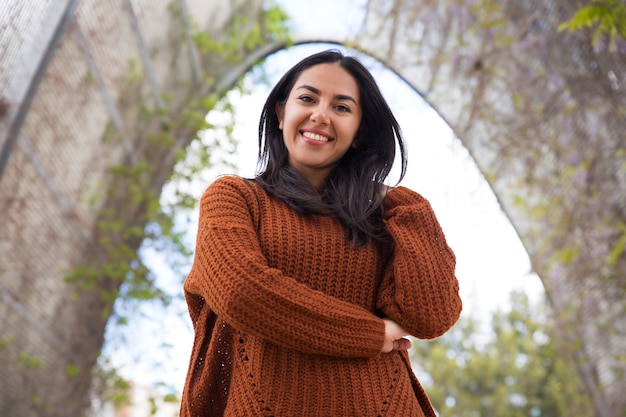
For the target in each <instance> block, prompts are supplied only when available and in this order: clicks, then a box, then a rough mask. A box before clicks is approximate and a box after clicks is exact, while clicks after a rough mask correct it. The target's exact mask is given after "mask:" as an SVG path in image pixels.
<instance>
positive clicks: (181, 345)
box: [106, 0, 543, 390]
mask: <svg viewBox="0 0 626 417" xmlns="http://www.w3.org/2000/svg"><path fill="white" fill-rule="evenodd" d="M278 3H280V4H281V5H283V7H284V9H285V10H287V11H288V13H289V14H290V16H292V17H293V22H294V23H293V25H292V29H293V30H295V31H297V32H299V33H306V32H307V31H310V32H311V33H318V34H319V27H320V22H324V23H323V24H322V25H321V27H323V28H325V29H326V28H328V29H329V30H331V31H333V34H334V35H336V34H339V35H340V34H342V33H348V32H349V31H350V30H354V29H355V28H358V22H359V16H358V15H357V14H355V13H353V12H350V11H349V10H350V8H349V5H350V4H352V3H360V2H358V1H357V2H355V1H350V0H332V1H328V0H323V1H316V2H300V1H298V2H295V1H291V2H290V1H286V0H285V1H279V2H278ZM345 16H348V17H349V18H348V19H347V20H345V19H344V20H342V19H343V18H344V17H345ZM333 18H334V19H333ZM337 18H338V19H337ZM332 21H338V22H343V23H340V24H337V25H333V24H332ZM345 22H351V23H350V24H348V25H347V24H345ZM344 31H347V32H344ZM323 34H324V33H323ZM329 47H336V46H330V45H325V46H320V45H308V46H302V47H296V48H293V49H292V50H290V51H287V52H284V51H283V52H280V53H277V54H275V55H272V56H270V57H268V59H267V65H268V66H269V67H270V70H269V73H270V77H271V76H278V75H282V73H283V72H284V71H285V70H286V69H287V68H289V67H290V66H291V65H292V64H294V63H295V62H297V61H298V60H299V59H300V58H302V57H304V56H306V55H308V54H310V53H312V52H316V51H319V50H323V49H328V48H329ZM371 69H372V72H373V73H374V74H375V77H376V78H377V80H378V81H379V84H380V87H381V89H382V90H383V93H384V95H385V97H386V98H387V100H388V102H389V104H390V106H391V107H392V109H393V110H394V113H395V114H396V117H397V118H398V121H399V122H400V125H401V127H402V129H403V132H404V137H405V140H406V142H407V145H408V148H409V165H408V171H407V175H406V177H405V179H404V180H403V182H402V185H404V186H406V187H409V188H411V189H413V190H415V191H417V192H419V193H421V194H422V195H424V196H425V197H426V198H427V199H429V200H430V202H431V204H432V205H433V208H434V209H435V213H436V214H437V217H438V218H439V221H440V223H441V225H442V227H443V229H444V232H445V234H446V238H447V240H448V244H449V245H450V246H451V247H452V249H453V250H454V251H455V253H456V255H457V277H458V279H459V283H460V287H461V295H462V297H463V300H464V306H465V307H464V311H463V313H462V314H463V315H472V316H474V317H476V318H478V319H482V320H488V319H489V317H490V312H491V311H492V310H493V309H495V308H498V307H501V308H507V306H508V301H509V294H510V293H511V291H513V290H523V291H525V292H526V293H527V294H529V296H531V298H534V299H536V298H538V297H541V296H542V294H543V287H542V285H541V283H540V281H539V278H538V277H537V276H536V275H535V274H532V273H530V272H529V270H530V262H529V259H528V256H527V254H526V252H525V250H524V248H523V246H522V244H521V242H520V240H519V238H518V237H517V234H516V233H515V230H514V229H513V227H512V226H511V224H510V222H509V221H508V219H507V218H506V217H505V216H504V214H503V213H502V211H501V210H500V207H499V206H498V203H497V200H496V198H495V196H494V195H493V193H492V191H491V189H490V187H489V186H488V184H487V183H486V182H485V181H484V179H483V177H482V175H481V174H480V173H479V171H478V170H477V168H476V166H475V165H474V163H473V161H472V160H471V158H470V157H469V155H468V153H467V151H466V150H465V149H464V148H463V147H462V145H461V144H460V141H458V140H457V139H456V138H455V137H454V135H453V133H452V131H451V130H450V129H449V127H448V126H447V125H446V124H445V122H444V121H443V120H442V119H441V118H440V117H439V116H438V115H437V114H436V113H435V112H434V110H432V109H431V108H430V107H429V106H428V105H427V104H424V102H423V101H422V99H421V98H420V97H419V96H418V95H417V94H416V93H415V92H414V91H412V90H411V89H410V88H409V87H408V86H406V84H404V83H403V82H402V81H400V80H399V79H398V78H397V77H396V76H395V75H394V74H392V73H391V72H390V71H387V70H384V69H383V68H381V65H380V64H376V63H374V66H373V68H371ZM273 81H275V80H273ZM250 88H251V89H252V92H253V94H251V95H249V96H246V97H243V98H241V100H240V101H239V103H238V104H237V106H236V109H237V115H238V120H237V123H236V129H235V135H236V136H237V137H238V140H239V152H238V153H237V156H236V161H237V165H238V166H239V168H240V169H239V171H237V172H235V173H237V174H240V175H244V176H253V175H254V169H255V167H256V153H257V141H258V138H257V127H258V120H259V116H260V112H261V107H262V105H263V103H264V101H265V98H266V95H267V92H268V91H269V87H267V86H252V85H251V86H250ZM221 173H228V171H211V172H210V173H208V174H207V175H206V176H203V177H204V178H209V179H210V178H213V177H215V176H216V175H218V174H221ZM206 185H208V184H207V183H206V182H205V183H202V185H201V186H200V187H199V188H198V191H197V192H198V197H199V196H200V193H201V192H202V191H203V189H204V187H206ZM194 227H195V225H190V229H191V228H194ZM190 233H191V234H192V235H193V236H192V237H191V240H190V241H191V242H193V239H195V233H196V231H195V230H190ZM159 256H163V255H162V254H161V255H157V256H150V257H149V259H148V260H147V262H148V263H149V264H150V265H151V266H152V268H153V269H154V270H155V271H159V274H158V275H159V282H160V283H163V285H164V286H166V287H168V288H170V289H171V290H172V291H173V292H175V291H181V290H182V288H180V278H179V277H177V276H174V275H173V274H172V273H171V271H169V270H168V268H167V266H166V264H165V263H164V262H163V261H164V260H163V259H160V258H159ZM171 310H172V311H170V313H169V314H166V315H165V316H164V315H163V312H162V311H161V310H151V309H149V308H144V309H142V310H141V312H140V316H139V317H134V318H132V323H131V325H130V326H128V328H127V329H126V330H124V331H122V332H121V334H122V336H123V337H124V338H125V339H126V340H124V341H118V340H113V341H112V340H108V341H107V343H108V346H107V349H106V351H108V352H115V353H114V355H113V357H114V358H115V362H116V363H117V364H118V365H121V366H122V373H123V375H125V376H126V377H127V378H130V379H133V380H137V381H139V382H141V383H145V384H151V383H153V382H154V381H155V380H156V381H166V383H167V384H168V385H172V386H174V387H176V388H178V389H179V390H182V386H183V383H184V377H185V372H186V368H187V363H188V360H189V352H190V349H191V343H192V338H193V335H192V332H191V326H190V323H189V319H188V316H187V313H186V307H185V305H184V304H180V303H177V304H175V305H174V306H173V308H172V309H171ZM144 316H146V317H144ZM129 346H135V347H136V348H131V349H129ZM137 346H139V347H137ZM147 353H149V354H147ZM157 364H159V365H158V367H157ZM155 367H156V368H155Z"/></svg>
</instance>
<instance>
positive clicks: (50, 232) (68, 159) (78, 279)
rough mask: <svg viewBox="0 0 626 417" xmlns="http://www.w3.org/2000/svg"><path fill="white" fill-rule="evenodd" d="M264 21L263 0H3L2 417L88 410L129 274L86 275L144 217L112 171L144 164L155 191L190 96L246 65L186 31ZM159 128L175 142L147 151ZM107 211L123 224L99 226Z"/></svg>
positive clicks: (217, 90)
mask: <svg viewBox="0 0 626 417" xmlns="http://www.w3.org/2000/svg"><path fill="white" fill-rule="evenodd" d="M261 19H262V9H261V1H259V0H241V1H225V2H210V1H209V2H207V1H203V0H187V1H185V2H182V1H170V0H112V1H108V0H107V1H104V0H82V1H57V2H46V1H39V2H21V1H19V0H10V1H8V3H7V2H3V3H2V6H0V23H2V25H0V26H2V27H3V29H2V32H1V34H0V51H2V60H1V62H2V64H1V65H0V97H1V99H0V100H1V102H2V104H3V105H2V112H1V114H0V150H1V152H2V167H1V169H0V172H1V174H0V175H1V177H0V213H1V214H0V216H1V220H0V363H1V366H0V415H2V416H15V417H17V416H20V417H29V416H58V417H70V416H78V415H82V414H81V413H82V412H84V410H85V407H86V406H87V405H88V404H89V401H90V398H89V397H90V386H91V385H90V382H91V371H92V368H93V365H94V364H95V361H96V359H97V357H98V352H99V350H100V348H101V346H102V342H103V334H104V328H105V324H106V322H107V319H108V317H109V315H110V313H111V308H112V303H113V301H114V299H115V295H116V294H117V290H118V288H119V285H120V283H121V282H122V281H123V280H124V277H123V276H119V274H116V272H115V271H107V272H102V274H101V275H100V276H89V274H88V273H87V271H90V269H89V268H90V267H91V266H92V265H105V264H106V263H107V262H109V261H110V259H109V258H110V251H107V250H106V249H105V248H104V247H103V245H104V242H105V241H106V242H108V243H107V244H108V245H109V246H110V245H111V243H112V242H113V243H112V244H113V245H115V242H116V241H115V239H119V240H120V242H122V240H124V243H125V244H130V245H131V246H134V247H135V248H136V247H138V245H139V244H140V240H137V239H135V240H134V241H133V239H132V238H127V237H124V229H125V228H126V229H130V227H131V226H139V227H142V225H143V224H145V222H146V219H145V217H144V216H143V214H142V213H144V212H145V210H146V207H145V206H144V204H145V202H143V201H140V202H137V201H133V200H132V199H131V195H130V190H129V187H130V186H129V183H128V181H127V178H126V177H124V176H119V175H118V176H115V175H113V174H111V167H123V168H124V169H127V170H128V172H132V169H133V168H134V167H137V166H144V167H148V169H145V170H144V171H145V172H144V174H143V175H144V177H145V178H143V180H144V183H143V184H144V186H145V187H146V189H147V190H152V191H153V192H154V193H156V194H157V195H158V193H159V192H160V189H161V187H162V185H163V183H164V182H165V181H166V179H167V178H168V177H169V175H170V173H171V172H172V168H173V164H174V162H175V154H176V152H177V151H179V150H180V149H181V148H183V147H185V146H186V145H187V144H188V143H189V141H190V140H191V139H192V137H193V135H194V134H195V132H193V131H190V130H189V129H188V128H185V127H184V126H183V124H182V123H176V122H177V121H178V120H180V119H181V118H182V112H183V110H184V109H185V108H186V106H187V105H188V103H189V101H190V100H194V99H197V98H199V97H202V96H203V95H209V94H218V95H219V94H221V93H223V92H224V90H225V89H226V88H229V87H230V86H232V83H233V82H234V81H235V80H236V79H237V77H238V76H240V75H242V74H243V73H244V72H245V70H246V69H247V68H246V66H247V67H249V66H250V65H251V63H252V62H253V61H254V59H255V58H254V57H255V54H254V51H250V50H246V48H245V47H241V48H240V49H241V50H240V52H239V54H238V55H234V54H232V53H231V55H230V56H229V57H228V61H225V60H224V59H223V58H224V57H223V56H220V55H219V54H210V53H203V52H202V51H200V50H199V48H198V47H197V45H196V43H195V42H194V41H193V40H192V39H191V36H190V34H192V33H193V32H197V31H203V32H205V33H207V34H208V36H209V38H210V39H212V40H213V41H214V42H216V43H217V44H219V43H220V42H226V41H227V40H228V39H227V38H228V36H229V34H230V33H231V32H232V28H233V25H234V24H237V25H239V26H238V27H237V30H238V31H239V32H240V33H241V35H242V37H244V38H245V32H246V31H247V30H251V29H252V28H254V27H258V26H259V25H260V24H261V21H260V20H261ZM16 45H17V46H16ZM262 57H263V55H262V54H261V55H259V56H258V57H257V58H256V59H258V58H262ZM207 79H210V80H213V81H211V82H207ZM22 119H23V123H22ZM166 123H169V124H170V125H171V126H173V127H172V128H171V131H170V132H168V134H169V135H170V137H172V138H173V140H174V142H173V143H171V144H169V146H157V145H155V142H154V140H151V138H153V137H154V136H155V135H158V134H159V133H160V132H162V131H163V128H164V127H163V126H164V125H165V124H166ZM110 213H113V214H114V216H111V215H110ZM112 217H114V218H115V219H118V220H119V230H115V231H112V230H108V231H105V230H103V228H102V219H103V218H107V219H111V218H112ZM109 226H111V227H112V223H111V224H109ZM109 229H110V228H109ZM109 232H110V233H109ZM81 267H87V268H86V269H84V270H83V271H84V272H83V273H82V274H81V273H80V271H81V269H80V268H81ZM77 271H79V273H77ZM91 271H93V269H91ZM120 274H121V272H120ZM70 276H74V277H75V279H74V280H73V281H71V282H70V281H68V280H67V278H68V277H70Z"/></svg>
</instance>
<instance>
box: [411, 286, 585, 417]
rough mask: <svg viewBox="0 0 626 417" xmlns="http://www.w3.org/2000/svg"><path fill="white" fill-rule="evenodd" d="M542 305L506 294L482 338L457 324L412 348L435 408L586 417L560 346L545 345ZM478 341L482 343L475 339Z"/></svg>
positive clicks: (469, 324) (479, 415)
mask: <svg viewBox="0 0 626 417" xmlns="http://www.w3.org/2000/svg"><path fill="white" fill-rule="evenodd" d="M547 317H548V315H547V314H546V311H545V306H544V304H543V303H537V305H533V304H532V303H531V302H530V301H529V299H528V296H527V295H526V294H524V293H522V292H514V293H512V294H511V310H510V311H508V312H502V311H495V312H494V313H493V315H492V317H491V328H490V329H489V330H490V331H489V332H488V333H489V334H488V335H483V334H482V333H481V332H480V331H479V329H480V327H481V326H480V324H479V323H478V322H477V321H476V320H475V319H473V318H471V317H463V318H461V320H460V322H459V323H458V324H457V325H456V326H455V327H454V328H453V329H452V330H451V331H450V332H449V333H448V334H446V335H444V336H443V337H441V338H439V339H436V340H434V341H430V342H429V341H419V342H417V343H415V344H414V346H415V347H414V351H413V361H414V363H415V364H416V368H417V369H418V371H417V372H420V371H424V372H425V373H426V374H428V376H427V377H425V378H422V379H423V381H424V382H425V388H426V390H427V391H428V393H429V396H430V398H431V401H432V402H433V405H434V406H435V408H436V409H437V410H438V411H439V412H440V413H441V415H443V416H447V417H454V416H463V417H473V416H476V417H484V416H498V417H528V416H531V417H543V416H550V417H558V416H568V417H569V416H577V417H591V416H592V415H593V413H592V411H591V406H590V401H589V400H588V398H587V397H586V396H585V395H584V391H583V387H582V384H581V382H580V378H578V375H577V374H576V367H575V366H573V363H571V361H570V360H568V359H567V355H563V351H567V349H563V346H559V344H558V343H557V342H556V341H555V340H554V339H552V338H551V337H549V336H548V335H549V334H551V331H550V326H551V325H552V323H551V322H550V321H548V319H547ZM483 336H484V337H483Z"/></svg>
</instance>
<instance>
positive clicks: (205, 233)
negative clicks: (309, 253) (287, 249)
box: [184, 177, 385, 357]
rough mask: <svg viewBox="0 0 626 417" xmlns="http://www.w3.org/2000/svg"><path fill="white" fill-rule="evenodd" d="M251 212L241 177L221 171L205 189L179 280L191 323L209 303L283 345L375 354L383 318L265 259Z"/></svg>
mask: <svg viewBox="0 0 626 417" xmlns="http://www.w3.org/2000/svg"><path fill="white" fill-rule="evenodd" d="M257 216H258V202H257V200H256V197H255V194H254V191H253V190H252V189H251V188H250V187H249V186H248V185H246V184H245V183H244V182H243V180H241V179H236V178H235V177H223V178H220V179H218V180H216V181H215V182H213V183H212V184H211V186H209V188H208V189H207V190H206V191H205V193H204V195H203V197H202V199H201V202H200V220H199V225H198V236H197V242H196V251H195V255H194V262H193V266H192V269H191V272H190V274H189V275H188V277H187V279H186V280H185V284H184V289H185V297H186V299H187V302H188V305H189V311H190V314H191V317H192V320H193V321H194V323H195V322H196V321H197V318H198V315H199V314H201V311H202V310H204V309H205V307H206V306H208V307H209V308H210V310H211V311H213V312H215V313H216V314H217V315H218V316H219V317H221V318H222V319H223V320H224V321H225V322H226V323H228V324H230V325H231V326H232V327H234V328H235V329H237V330H240V331H243V332H246V333H249V334H251V335H254V336H256V337H260V338H262V339H265V340H267V341H270V342H272V343H276V344H278V345H281V346H283V347H287V348H290V349H295V350H299V351H302V352H306V353H313V354H323V355H331V356H342V357H373V356H376V355H378V354H380V352H381V349H382V346H383V341H384V334H385V325H384V323H383V321H382V319H380V318H378V317H376V316H375V315H374V314H373V313H371V312H369V311H367V310H366V309H364V308H362V307H360V306H356V305H353V304H351V303H348V302H345V301H342V300H339V299H337V298H334V297H332V296H330V295H327V294H325V293H323V292H320V291H316V290H313V289H312V288H310V287H308V286H306V285H304V284H301V283H299V282H297V281H296V280H295V279H293V278H291V277H289V276H286V275H284V274H283V273H282V272H281V271H280V270H278V269H275V268H271V267H269V266H268V262H267V260H266V258H265V257H264V255H263V253H262V251H261V248H260V244H259V239H258V236H257V234H256V233H257V232H256V227H255V224H256V219H255V218H256V217H257ZM205 303H206V306H205ZM196 331H198V329H196Z"/></svg>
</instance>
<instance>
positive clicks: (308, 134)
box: [302, 132, 330, 142]
mask: <svg viewBox="0 0 626 417" xmlns="http://www.w3.org/2000/svg"><path fill="white" fill-rule="evenodd" d="M302 136H304V137H305V138H308V139H312V140H316V141H318V142H328V141H329V140H330V138H327V137H326V136H322V135H318V134H317V133H312V132H302Z"/></svg>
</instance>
